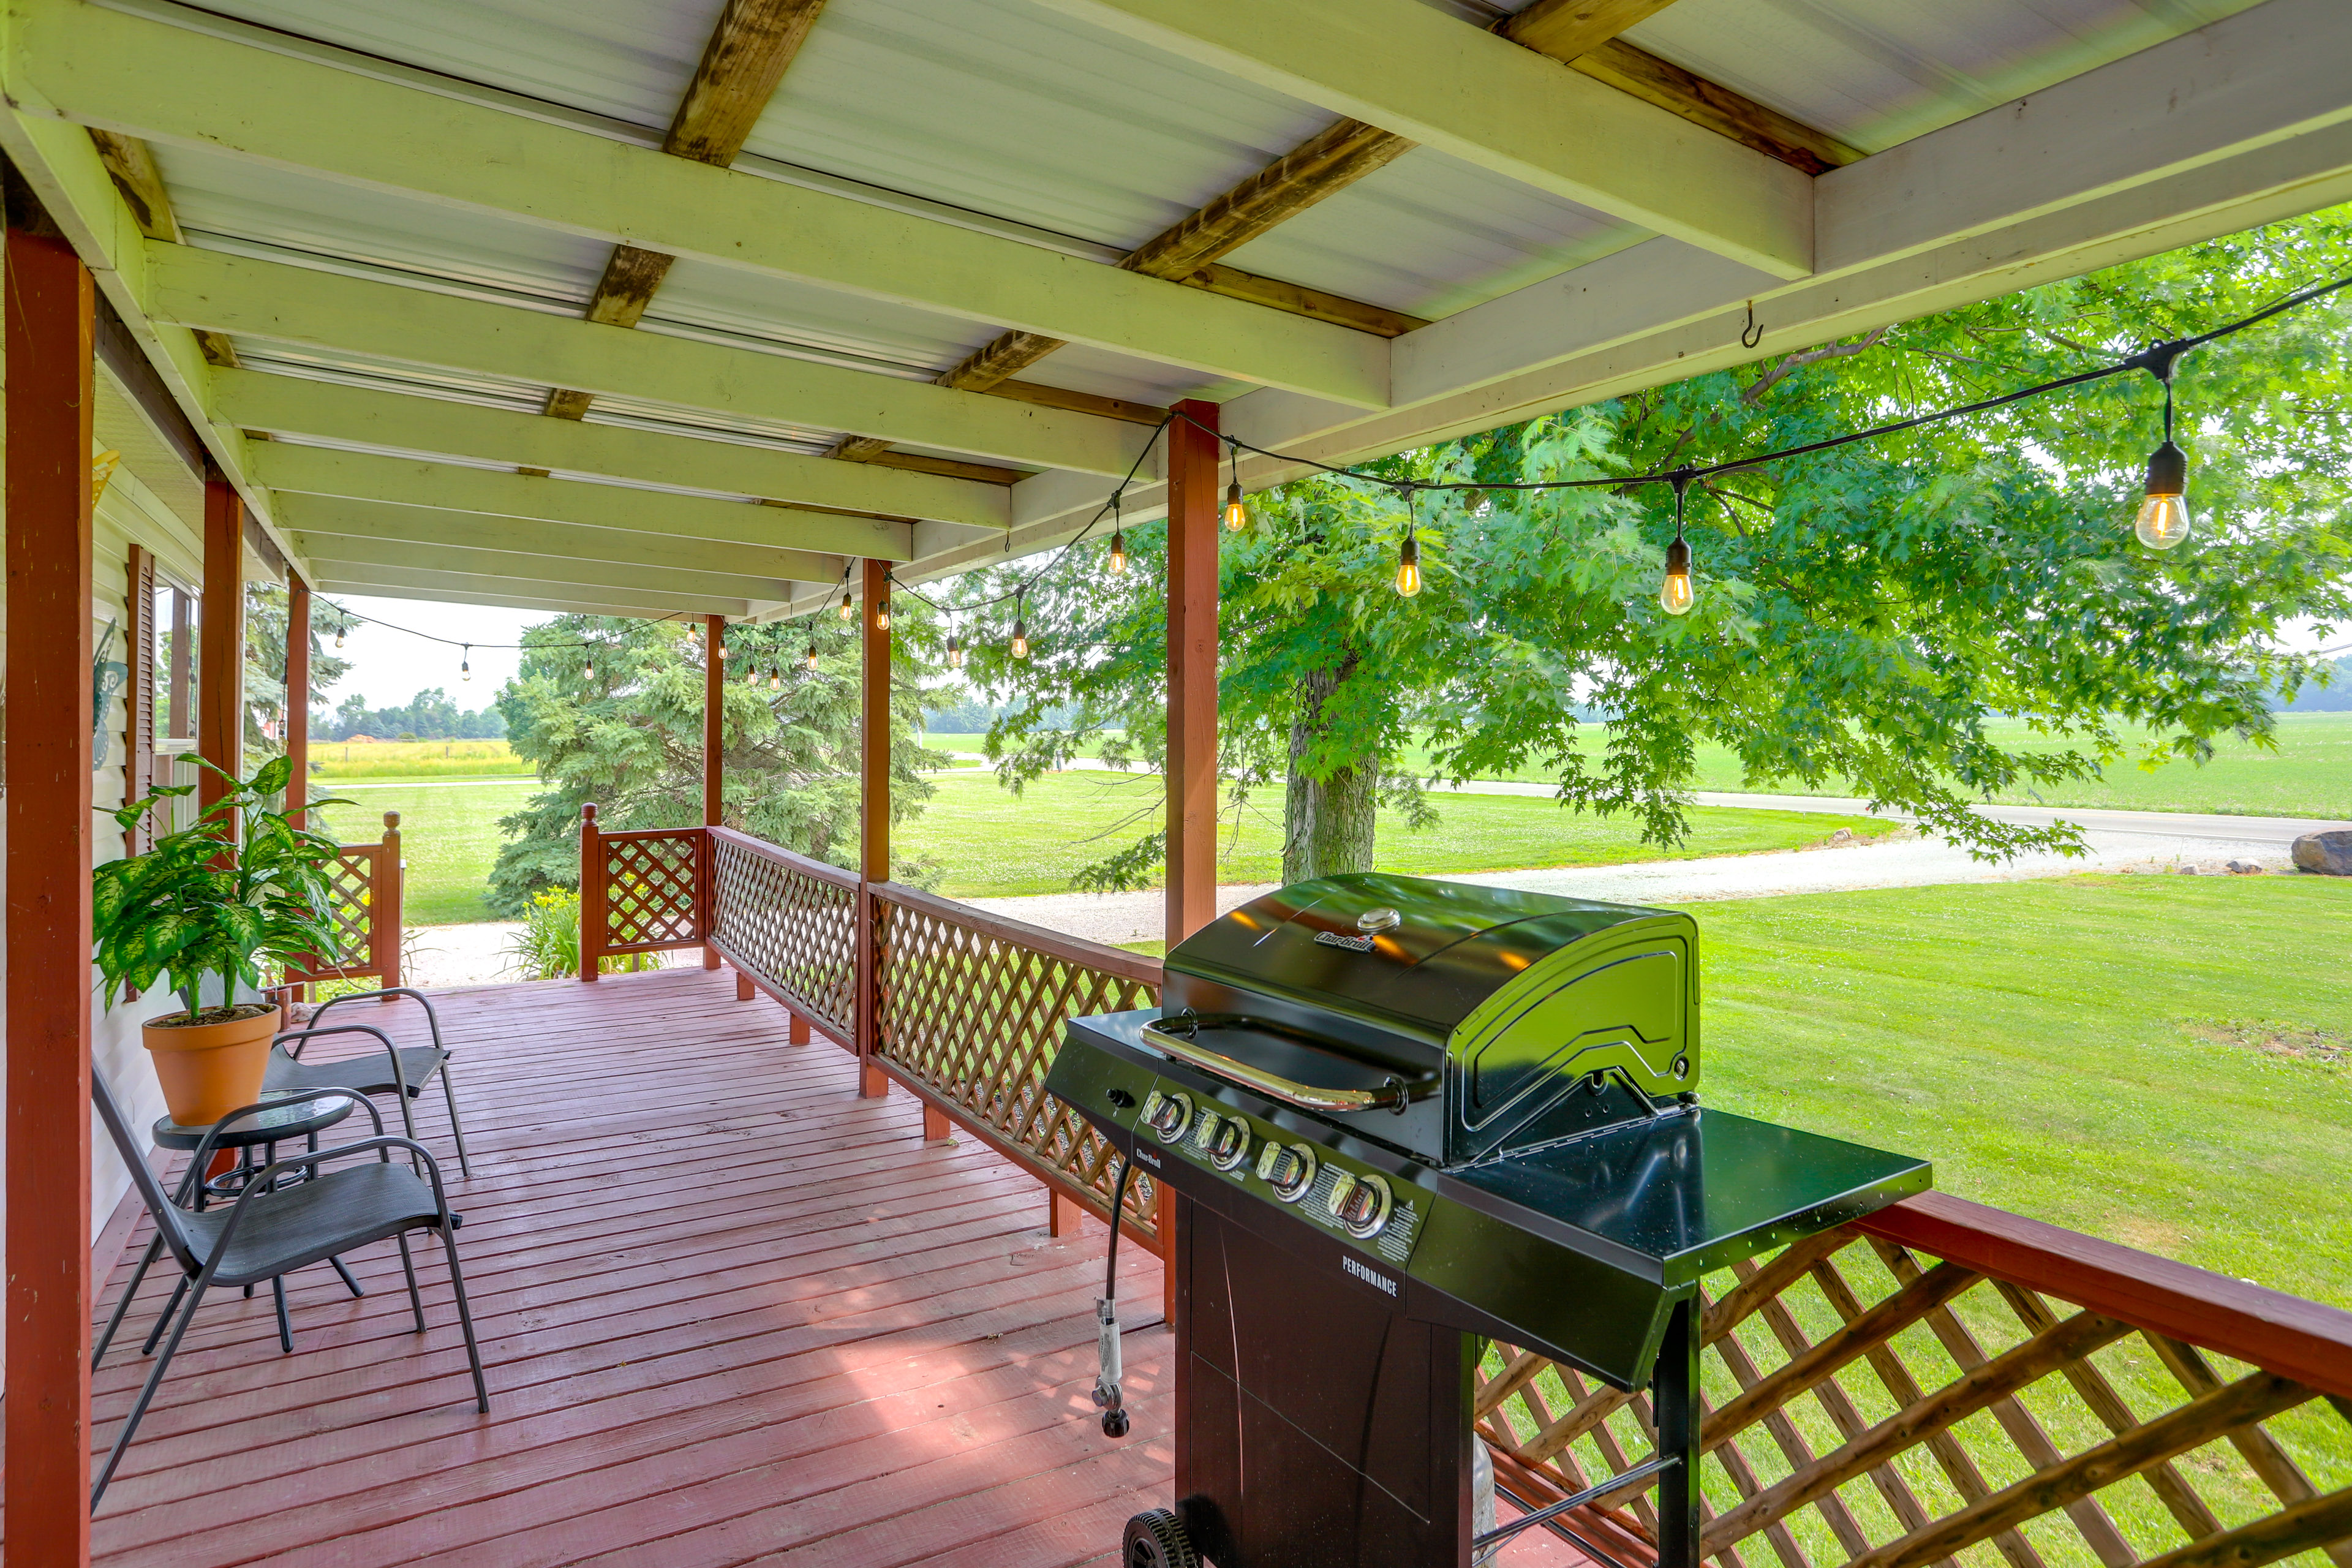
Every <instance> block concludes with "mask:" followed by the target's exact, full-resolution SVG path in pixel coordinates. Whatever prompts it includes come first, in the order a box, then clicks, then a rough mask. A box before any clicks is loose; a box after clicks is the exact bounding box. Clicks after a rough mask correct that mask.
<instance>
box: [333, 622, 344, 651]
mask: <svg viewBox="0 0 2352 1568" xmlns="http://www.w3.org/2000/svg"><path fill="white" fill-rule="evenodd" d="M342 646H343V628H342V627H341V626H337V627H336V628H335V647H338V648H340V647H342Z"/></svg>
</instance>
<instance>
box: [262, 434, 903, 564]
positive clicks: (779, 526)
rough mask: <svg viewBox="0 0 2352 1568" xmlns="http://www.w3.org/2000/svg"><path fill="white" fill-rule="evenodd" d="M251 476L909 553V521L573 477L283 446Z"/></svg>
mask: <svg viewBox="0 0 2352 1568" xmlns="http://www.w3.org/2000/svg"><path fill="white" fill-rule="evenodd" d="M253 471H254V477H255V478H256V479H258V480H259V481H260V482H261V483H263V484H265V485H268V487H269V488H270V489H271V490H272V491H273V492H274V493H276V494H278V495H285V494H288V493H289V492H292V493H299V494H303V495H314V496H335V497H340V498H345V499H352V500H380V501H389V502H394V503H396V504H399V505H403V506H414V507H432V508H436V509H439V510H447V511H453V512H478V513H483V514H485V515H486V516H497V517H510V518H531V519H536V520H538V521H545V522H568V523H574V524H580V525H583V526H586V527H591V528H609V529H618V530H621V531H625V532H630V533H651V534H663V535H668V536H673V537H676V538H679V539H707V540H710V541H712V542H720V543H730V544H744V545H751V546H754V547H757V548H760V549H763V550H767V551H769V552H783V553H786V554H791V555H794V556H807V557H809V558H810V561H812V562H813V561H814V560H815V558H816V557H817V556H819V555H826V556H834V555H871V556H876V557H878V558H880V559H882V560H885V561H904V560H906V559H907V558H908V555H909V554H911V553H912V543H913V533H912V526H913V525H912V524H909V523H904V522H886V521H880V520H878V519H874V518H857V517H843V516H840V515H839V514H837V513H830V512H814V511H801V510H796V509H794V508H791V507H776V506H761V505H758V504H756V503H754V502H751V501H733V500H713V499H712V498H710V497H709V496H681V495H670V494H667V493H665V492H663V491H660V490H640V489H629V488H627V487H626V486H623V485H604V484H594V483H591V482H589V481H587V480H583V479H537V478H533V477H531V476H530V475H527V474H514V473H509V472H507V471H505V470H504V469H501V468H459V467H457V465H455V464H452V463H426V462H419V461H418V460H417V459H415V458H393V457H385V456H382V455H379V454H377V453H373V452H341V451H337V450H335V449H334V448H332V447H298V446H295V445H294V444H293V443H291V442H289V441H272V442H269V443H268V444H267V445H265V446H263V447H258V448H257V449H256V450H255V452H254V454H253ZM802 564H808V563H806V562H803V563H802ZM795 569H797V568H795ZM810 573H811V575H812V576H813V577H814V576H817V575H822V573H821V571H819V570H818V568H817V567H816V566H814V565H812V566H811V567H810Z"/></svg>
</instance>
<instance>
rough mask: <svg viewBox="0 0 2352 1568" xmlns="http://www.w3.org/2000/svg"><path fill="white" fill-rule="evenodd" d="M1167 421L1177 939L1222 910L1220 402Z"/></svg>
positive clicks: (1172, 931)
mask: <svg viewBox="0 0 2352 1568" xmlns="http://www.w3.org/2000/svg"><path fill="white" fill-rule="evenodd" d="M1171 412H1172V413H1173V414H1175V415H1176V416H1177V417H1176V418H1175V419H1173V420H1172V421H1171V422H1170V424H1169V426H1168V926H1167V931H1168V945H1169V946H1170V947H1174V946H1175V945H1176V944H1177V943H1178V942H1181V941H1183V940H1184V939H1185V938H1186V937H1188V936H1190V935H1192V933H1193V932H1194V931H1199V930H1200V929H1201V928H1202V926H1204V925H1207V924H1208V923H1209V922H1210V921H1213V920H1214V919H1216V918H1217V499H1218V498H1217V445H1218V442H1217V437H1216V430H1217V405H1215V404H1213V403H1202V402H1198V401H1190V400H1188V401H1186V402H1182V403H1179V404H1177V405H1176V406H1175V407H1174V409H1172V410H1171ZM1173 1199H1174V1194H1171V1193H1170V1192H1169V1191H1168V1189H1167V1188H1166V1187H1164V1186H1163V1187H1162V1188H1160V1208H1159V1215H1158V1222H1159V1228H1160V1248H1161V1250H1160V1258H1161V1261H1162V1262H1163V1263H1164V1264H1165V1265H1166V1268H1165V1269H1164V1271H1163V1279H1162V1288H1161V1302H1160V1306H1161V1310H1162V1311H1163V1312H1164V1313H1165V1314H1166V1317H1167V1321H1169V1322H1170V1323H1171V1324H1172V1323H1174V1322H1175V1321H1176V1268H1175V1263H1174V1259H1175V1256H1176V1252H1175V1248H1176V1205H1175V1203H1174V1201H1173Z"/></svg>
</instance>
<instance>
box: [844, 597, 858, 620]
mask: <svg viewBox="0 0 2352 1568" xmlns="http://www.w3.org/2000/svg"><path fill="white" fill-rule="evenodd" d="M856 618H857V601H856V600H855V599H853V598H851V597H849V595H846V594H845V595H842V598H841V624H842V625H843V626H847V625H848V624H849V623H850V622H852V621H854V620H856Z"/></svg>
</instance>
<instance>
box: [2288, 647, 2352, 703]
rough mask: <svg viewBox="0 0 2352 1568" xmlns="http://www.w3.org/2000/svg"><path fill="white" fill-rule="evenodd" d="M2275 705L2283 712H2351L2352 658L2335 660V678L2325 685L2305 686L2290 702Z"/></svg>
mask: <svg viewBox="0 0 2352 1568" xmlns="http://www.w3.org/2000/svg"><path fill="white" fill-rule="evenodd" d="M2276 707H2277V708H2278V709H2279V710H2280V711H2281V712H2284V713H2352V658H2339V659H2337V660H2336V679H2335V680H2334V682H2333V683H2332V684H2330V685H2327V686H2306V687H2305V688H2304V689H2302V690H2301V691H2298V692H2296V693H2295V694H2294V701H2292V702H2281V703H2278V704H2276Z"/></svg>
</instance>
